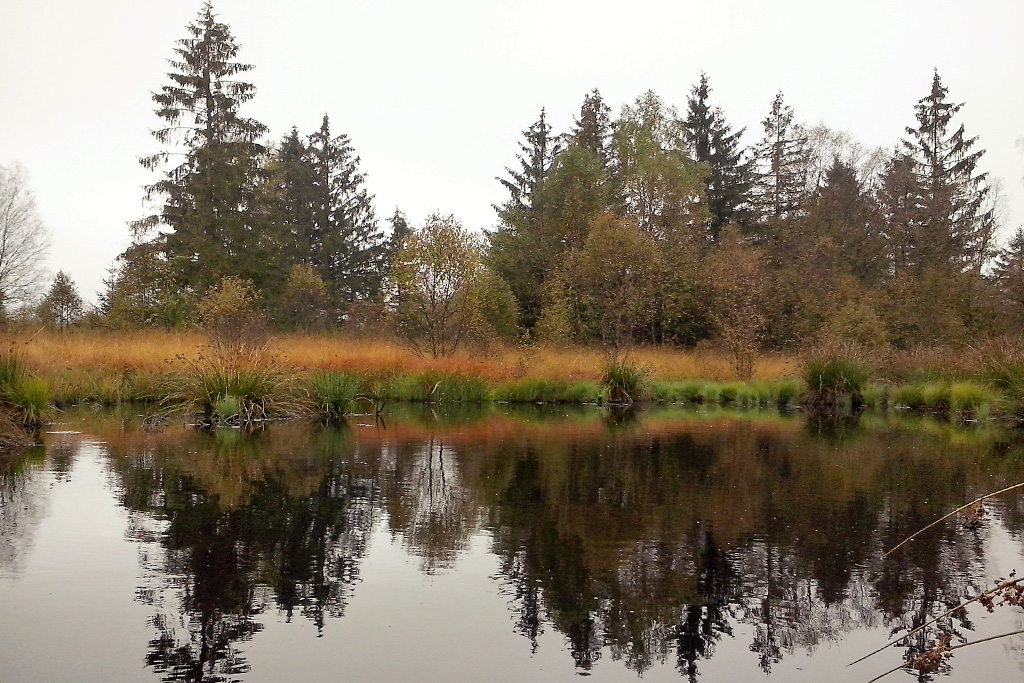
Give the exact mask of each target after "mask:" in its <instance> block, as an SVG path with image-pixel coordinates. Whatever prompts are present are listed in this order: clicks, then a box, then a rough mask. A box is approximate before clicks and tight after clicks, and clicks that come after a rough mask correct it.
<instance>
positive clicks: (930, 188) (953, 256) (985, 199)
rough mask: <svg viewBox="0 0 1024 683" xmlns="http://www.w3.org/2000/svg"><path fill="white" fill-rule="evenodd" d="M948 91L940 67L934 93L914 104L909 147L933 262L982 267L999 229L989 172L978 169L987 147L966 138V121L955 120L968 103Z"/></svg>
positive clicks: (957, 268) (905, 143) (957, 267)
mask: <svg viewBox="0 0 1024 683" xmlns="http://www.w3.org/2000/svg"><path fill="white" fill-rule="evenodd" d="M947 93H948V90H947V89H946V88H945V87H944V86H943V85H942V80H941V79H940V78H939V73H938V71H936V72H935V75H934V76H933V78H932V87H931V91H930V92H929V93H928V95H927V96H925V97H923V98H922V99H921V100H920V101H919V102H918V103H917V105H915V107H914V108H915V110H916V112H915V116H916V118H917V127H916V128H911V127H908V128H907V129H906V132H907V135H908V136H909V138H908V139H905V140H903V150H904V152H905V153H906V154H907V156H909V157H910V158H911V159H913V161H914V164H915V167H914V172H915V174H916V176H917V178H918V182H919V184H920V186H921V190H922V211H923V217H924V221H925V223H926V225H927V239H928V245H927V246H928V249H927V252H928V257H929V258H930V259H931V260H932V263H931V264H930V265H932V266H934V267H938V268H949V269H950V270H951V271H952V272H957V271H964V270H968V269H973V270H975V271H980V269H981V267H982V265H983V264H984V263H985V261H986V260H987V259H988V258H989V256H990V255H991V244H992V237H993V233H994V231H995V217H994V214H993V210H992V207H991V205H990V201H989V190H990V188H989V185H988V182H987V175H988V174H987V173H980V172H978V170H977V167H978V161H979V159H980V158H981V156H982V155H983V154H984V153H985V151H984V150H982V149H976V147H975V145H976V143H977V138H976V137H973V138H968V137H966V136H965V133H964V126H963V124H961V125H959V126H955V125H954V124H953V117H954V116H955V115H956V114H957V113H958V112H959V111H960V109H961V107H963V104H952V103H950V102H948V101H947V100H946V95H947Z"/></svg>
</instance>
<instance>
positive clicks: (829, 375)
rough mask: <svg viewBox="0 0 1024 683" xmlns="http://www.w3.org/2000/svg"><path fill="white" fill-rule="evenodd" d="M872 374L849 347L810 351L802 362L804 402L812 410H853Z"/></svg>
mask: <svg viewBox="0 0 1024 683" xmlns="http://www.w3.org/2000/svg"><path fill="white" fill-rule="evenodd" d="M870 376H871V371H870V370H869V369H868V367H867V365H866V363H864V361H863V359H862V354H861V352H860V350H859V349H857V348H855V347H852V346H845V347H842V348H834V349H830V348H826V349H821V350H815V351H812V352H811V353H810V354H809V356H808V358H807V360H806V361H805V362H804V383H805V384H806V385H807V399H806V400H807V403H808V404H809V405H811V406H815V407H841V406H846V405H849V406H850V407H852V408H856V407H858V406H860V405H862V404H863V402H864V387H865V386H866V385H867V382H868V379H869V378H870Z"/></svg>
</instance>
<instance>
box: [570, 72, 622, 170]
mask: <svg viewBox="0 0 1024 683" xmlns="http://www.w3.org/2000/svg"><path fill="white" fill-rule="evenodd" d="M611 111H612V110H611V108H610V107H609V106H608V105H607V104H605V103H604V99H603V98H602V97H601V92H600V91H599V90H598V89H597V88H594V89H593V90H592V91H591V92H590V93H588V94H587V96H586V97H585V98H584V100H583V106H581V107H580V117H579V118H578V119H576V126H575V128H574V129H573V131H572V133H571V134H570V137H569V140H570V142H571V144H574V145H576V146H578V147H580V148H582V149H585V150H587V151H588V152H590V153H591V154H593V155H594V157H596V158H597V159H598V161H599V162H600V163H601V167H602V168H604V169H608V167H609V165H610V163H611V156H610V155H611V150H610V144H609V141H610V139H611V134H612V123H611Z"/></svg>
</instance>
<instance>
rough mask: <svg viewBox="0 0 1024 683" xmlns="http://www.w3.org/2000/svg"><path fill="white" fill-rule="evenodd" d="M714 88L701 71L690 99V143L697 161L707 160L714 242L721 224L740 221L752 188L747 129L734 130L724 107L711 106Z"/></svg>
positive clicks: (722, 225)
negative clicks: (745, 145) (744, 137)
mask: <svg viewBox="0 0 1024 683" xmlns="http://www.w3.org/2000/svg"><path fill="white" fill-rule="evenodd" d="M710 94H711V88H710V87H709V86H708V79H707V76H706V75H704V74H701V76H700V83H698V84H697V85H696V86H694V88H693V90H692V91H691V93H690V97H689V99H688V100H687V105H688V109H687V116H686V121H685V122H684V124H683V125H684V126H685V128H686V138H687V143H688V144H689V147H690V154H691V155H692V156H693V159H694V161H698V162H701V163H703V164H706V165H707V167H708V175H707V177H706V178H705V179H704V188H705V194H706V196H707V202H708V212H709V213H710V218H709V228H710V236H711V240H712V241H713V242H718V241H719V240H720V239H721V232H722V228H724V227H725V226H726V225H728V224H729V223H732V222H740V221H741V220H742V215H743V213H744V207H745V206H746V204H747V201H748V197H747V194H748V193H749V191H750V173H751V169H750V163H749V162H746V161H744V159H743V156H744V154H743V150H741V149H740V146H739V141H740V137H741V136H742V135H743V131H744V129H742V128H741V129H740V130H738V131H736V132H735V133H734V132H732V129H731V127H730V126H729V125H728V124H727V123H726V122H725V115H724V114H723V113H722V110H721V109H718V108H714V109H712V108H711V105H710V104H708V96H709V95H710Z"/></svg>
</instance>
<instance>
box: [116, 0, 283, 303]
mask: <svg viewBox="0 0 1024 683" xmlns="http://www.w3.org/2000/svg"><path fill="white" fill-rule="evenodd" d="M186 29H187V31H188V37H186V38H183V39H181V40H179V41H178V47H176V48H175V49H174V52H175V54H176V55H177V57H176V58H175V59H172V60H170V66H171V69H172V71H171V72H170V73H169V74H168V76H169V78H170V80H171V82H170V84H168V85H164V86H162V87H161V89H160V91H159V92H158V93H156V94H154V95H153V100H154V101H155V102H156V103H157V109H156V114H157V116H159V117H160V118H161V119H163V121H164V124H165V125H164V127H163V128H160V129H157V130H156V131H154V133H153V135H154V137H155V138H156V139H157V141H158V142H159V143H161V144H162V145H165V146H167V147H170V148H171V149H165V150H164V151H161V152H158V153H156V154H153V155H151V156H149V157H146V158H144V159H142V160H141V161H142V164H143V166H145V167H146V168H149V169H152V170H158V169H160V168H162V167H163V166H164V165H165V164H166V163H167V162H168V161H170V160H171V159H172V158H175V159H177V158H179V156H178V150H182V151H183V160H182V161H181V163H179V164H178V165H177V166H174V167H173V168H170V169H169V170H167V171H166V172H165V174H164V177H163V178H162V179H160V180H159V181H157V182H156V183H154V184H153V185H150V186H149V187H147V188H146V195H147V198H153V197H159V198H161V199H162V200H163V205H162V207H161V208H160V210H159V212H158V213H156V214H154V215H152V216H149V217H147V218H145V219H143V220H141V221H138V222H136V223H135V224H133V227H134V228H135V230H136V233H137V234H145V233H148V232H150V231H151V230H152V229H158V228H160V227H166V228H169V231H167V232H165V233H163V245H164V250H165V253H166V257H167V258H168V259H169V260H170V261H171V262H172V268H173V270H174V272H175V273H176V275H177V279H178V281H179V286H181V287H183V288H186V289H191V290H197V291H202V290H204V289H205V288H206V287H208V286H210V285H212V284H215V283H217V282H219V281H220V279H221V278H222V277H225V276H229V275H239V276H242V277H249V278H253V279H256V280H258V279H259V277H258V276H259V274H260V273H259V271H260V269H261V267H260V264H262V263H265V262H266V260H267V259H266V258H260V254H261V252H262V251H265V250H266V248H267V246H268V245H267V244H266V236H265V235H262V234H261V231H260V228H259V225H258V221H257V220H256V218H255V213H256V202H257V191H256V186H257V176H258V172H259V166H260V161H261V159H260V157H261V156H262V154H263V152H264V148H263V147H262V146H261V145H260V144H259V143H258V139H259V138H260V136H261V135H263V133H264V132H265V131H266V127H265V126H264V125H263V124H261V123H259V122H258V121H256V120H254V119H250V118H246V117H244V116H242V115H241V113H240V108H241V106H242V105H243V104H245V103H246V102H248V101H249V100H251V99H252V98H253V96H254V94H255V87H254V86H253V85H252V84H251V83H247V82H245V81H243V80H240V79H239V78H238V77H239V76H240V75H241V74H244V73H246V72H248V71H250V70H251V69H252V65H250V64H244V63H241V62H238V61H236V60H237V56H238V50H239V47H238V44H237V43H236V42H235V39H234V36H233V35H232V34H231V30H230V28H229V27H228V26H227V24H224V23H221V22H219V21H217V18H216V15H215V14H214V13H213V8H212V6H211V5H210V3H209V2H207V3H205V4H204V5H203V7H202V9H201V10H200V11H199V16H198V17H197V19H196V21H195V22H193V23H191V24H189V25H188V26H187V27H186ZM254 256H255V258H254Z"/></svg>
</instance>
